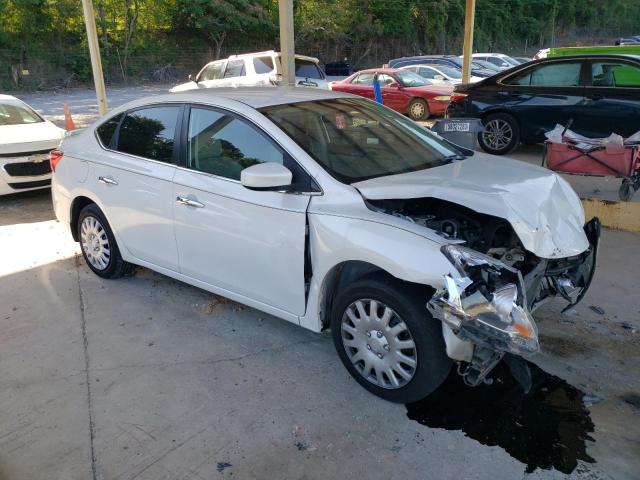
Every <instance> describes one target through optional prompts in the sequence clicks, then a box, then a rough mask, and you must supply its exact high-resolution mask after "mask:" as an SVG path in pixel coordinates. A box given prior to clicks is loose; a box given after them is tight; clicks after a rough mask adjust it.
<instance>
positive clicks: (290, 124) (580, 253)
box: [51, 87, 599, 402]
mask: <svg viewBox="0 0 640 480" xmlns="http://www.w3.org/2000/svg"><path fill="white" fill-rule="evenodd" d="M51 163H52V167H53V170H54V174H53V187H52V193H53V201H54V207H55V212H56V215H57V217H58V219H59V220H60V221H61V222H62V223H63V224H66V225H68V226H69V228H70V230H71V233H72V235H73V237H74V238H75V239H76V241H78V242H80V244H81V247H82V253H83V255H84V258H85V260H86V262H87V265H88V266H89V268H90V269H91V270H93V272H94V273H95V274H97V275H99V276H101V277H103V278H115V277H119V276H121V275H123V274H126V273H128V272H131V271H132V265H134V264H135V265H142V266H145V267H148V268H151V269H153V270H156V271H158V272H160V273H163V274H165V275H168V276H170V277H173V278H176V279H179V280H182V281H184V282H187V283H189V284H192V285H195V286H198V287H200V288H203V289H206V290H209V291H211V292H214V293H216V294H219V295H223V296H225V297H228V298H231V299H233V300H235V301H238V302H241V303H244V304H246V305H250V306H252V307H254V308H257V309H259V310H262V311H265V312H268V313H270V314H272V315H275V316H277V317H280V318H283V319H284V320H287V321H290V322H293V323H295V324H299V325H300V326H302V327H304V328H307V329H310V330H313V331H316V332H320V331H322V330H324V329H327V328H330V329H331V331H332V335H333V340H334V343H335V347H336V349H337V352H338V354H339V356H340V359H341V360H342V362H343V364H344V365H345V367H346V368H347V369H348V371H349V372H350V373H351V374H352V375H353V376H354V378H355V379H356V380H357V381H358V382H359V383H360V384H361V385H363V386H364V387H365V388H367V389H368V390H369V391H371V392H373V393H374V394H376V395H378V396H380V397H382V398H385V399H387V400H391V401H395V402H409V401H415V400H418V399H420V398H422V397H424V396H426V395H428V394H429V393H430V392H432V391H433V390H434V389H435V388H437V387H438V385H440V383H441V382H442V381H443V380H444V379H445V377H446V376H447V375H448V373H449V371H450V369H451V366H452V365H453V364H454V363H458V364H459V365H458V372H459V373H460V374H461V375H462V376H463V377H464V380H465V381H466V382H467V383H468V384H470V385H478V384H480V383H482V382H483V380H484V379H485V378H486V377H487V375H488V374H489V373H490V372H491V369H492V368H493V367H494V366H495V365H496V363H498V361H500V360H501V359H502V358H505V359H506V360H507V361H508V363H509V365H510V366H511V368H512V369H515V370H516V371H519V373H520V374H519V375H516V377H517V378H520V379H526V378H527V376H526V372H524V374H522V373H523V369H524V370H526V368H527V367H526V363H525V362H524V361H522V358H521V357H522V356H528V355H531V354H534V353H536V352H537V351H538V350H539V345H538V335H537V330H536V326H535V321H534V320H533V317H532V315H531V312H532V311H533V310H534V309H535V308H536V307H537V306H538V305H539V304H540V303H541V302H543V301H545V300H547V299H548V298H552V297H554V296H558V297H561V298H562V299H564V300H565V301H566V302H567V303H569V304H571V305H573V304H575V303H577V302H578V301H580V299H581V298H582V297H583V296H584V294H585V292H586V290H587V288H588V286H589V283H590V281H591V278H592V275H593V272H594V268H595V253H596V249H597V242H598V238H599V223H598V221H597V219H594V220H592V221H591V222H589V223H587V224H586V225H584V212H583V210H582V206H581V204H580V200H579V199H578V197H577V196H576V194H575V193H574V192H573V190H572V189H571V187H570V186H569V185H568V184H567V183H566V182H565V181H564V180H563V179H562V178H560V177H559V176H558V175H556V174H554V173H553V172H551V171H549V170H546V169H543V168H540V167H536V166H532V165H527V164H525V163H520V162H516V161H512V160H508V159H505V158H498V157H492V156H489V155H485V154H480V153H473V152H470V151H460V150H459V149H457V147H455V146H453V145H451V144H449V143H447V142H446V141H444V140H442V139H440V138H439V137H437V136H435V135H434V134H432V133H431V132H430V131H428V130H427V129H425V128H423V127H421V126H420V125H418V124H416V123H414V122H412V121H411V120H409V119H407V118H405V117H404V116H402V115H400V114H398V113H396V112H394V111H392V110H390V109H388V108H386V107H383V106H380V105H378V104H376V103H374V102H371V101H369V100H366V99H363V98H360V97H355V96H352V95H348V94H343V93H336V92H330V91H323V90H319V89H317V90H316V89H313V90H312V89H302V88H284V87H274V88H269V89H264V88H263V89H259V88H258V89H256V88H251V89H215V90H213V89H211V90H197V91H191V92H184V93H175V94H167V95H162V96H156V97H152V98H146V99H140V100H137V101H134V102H132V103H129V104H127V105H124V106H122V107H120V108H117V109H115V110H114V111H112V112H111V113H110V114H109V115H108V116H107V117H106V118H103V119H101V120H100V121H98V122H97V123H96V124H95V125H93V126H92V127H89V128H87V129H85V130H84V131H81V132H79V133H77V134H73V135H70V136H69V137H67V138H65V139H64V141H63V142H62V145H61V147H60V150H58V151H55V152H52V155H51ZM140 314H141V315H142V314H143V312H141V313H140ZM525 383H526V381H525Z"/></svg>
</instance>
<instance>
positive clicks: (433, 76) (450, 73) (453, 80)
mask: <svg viewBox="0 0 640 480" xmlns="http://www.w3.org/2000/svg"><path fill="white" fill-rule="evenodd" d="M400 70H410V71H412V72H415V73H417V74H418V75H420V76H421V77H423V78H426V79H427V80H430V81H431V82H433V83H436V84H437V83H443V84H446V85H460V84H461V83H462V72H461V71H460V69H458V68H453V67H448V66H446V65H408V66H406V67H401V68H400ZM480 80H483V78H482V77H475V76H471V78H469V83H476V82H479V81H480Z"/></svg>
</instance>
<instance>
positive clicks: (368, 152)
mask: <svg viewBox="0 0 640 480" xmlns="http://www.w3.org/2000/svg"><path fill="white" fill-rule="evenodd" d="M260 112H261V113H263V114H264V115H265V116H267V117H268V118H269V119H270V120H271V121H272V122H274V123H275V124H276V125H278V127H280V129H282V130H283V131H284V132H285V133H286V134H287V135H288V136H289V137H291V138H292V139H293V140H294V141H295V142H296V143H297V144H298V145H299V146H300V147H301V148H302V149H304V150H305V151H306V152H307V153H308V154H309V155H310V156H311V157H313V158H314V159H315V160H316V162H318V164H320V166H322V168H324V169H325V170H326V171H327V172H328V173H329V174H330V175H332V176H333V177H334V178H336V179H337V180H339V181H341V182H343V183H347V184H351V183H355V182H359V181H362V180H367V179H370V178H375V177H383V176H387V175H395V174H399V173H406V172H415V171H418V170H424V169H427V168H432V167H437V166H440V165H444V164H445V163H448V162H450V161H451V160H452V156H458V155H460V153H459V152H458V151H456V150H455V149H454V148H453V147H451V146H449V144H447V143H445V142H444V141H442V140H439V139H438V138H436V137H435V136H434V135H432V134H430V133H429V132H428V131H427V130H426V129H425V128H423V127H421V126H419V125H417V124H416V123H415V122H412V121H411V120H409V119H408V118H405V117H404V116H403V115H401V114H399V113H396V112H394V111H392V110H389V109H387V108H385V107H382V106H380V105H378V104H376V103H374V102H370V101H368V100H365V99H352V98H336V99H330V100H319V101H312V102H301V103H294V104H288V105H275V106H271V107H264V108H261V109H260Z"/></svg>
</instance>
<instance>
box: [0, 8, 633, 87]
mask: <svg viewBox="0 0 640 480" xmlns="http://www.w3.org/2000/svg"><path fill="white" fill-rule="evenodd" d="M93 3H94V8H95V14H96V25H97V31H98V36H99V41H100V46H101V51H102V62H103V68H104V71H105V77H106V79H107V82H127V81H132V80H133V81H141V80H153V81H166V82H173V81H175V80H177V79H179V78H182V77H183V76H184V75H186V73H193V72H195V71H197V70H198V69H199V67H201V66H202V64H204V63H205V62H206V61H208V60H211V59H214V58H216V57H220V56H222V57H224V56H226V55H229V54H233V53H243V52H247V51H256V50H262V49H269V48H276V49H277V48H278V0H159V1H158V0H93ZM464 8H465V0H294V9H295V18H294V21H295V30H296V31H295V41H296V50H297V51H298V52H300V53H305V54H309V55H314V56H317V57H319V58H320V59H321V60H322V61H326V62H329V61H334V60H338V59H340V60H342V59H344V58H346V59H347V60H348V61H349V62H350V63H351V64H352V65H354V66H355V67H357V68H358V67H365V66H369V65H378V64H381V63H384V62H386V61H387V60H388V59H389V58H393V57H397V56H401V55H413V54H417V53H455V54H459V53H460V52H461V50H462V32H463V24H464ZM638 18H640V1H638V0H607V1H606V2H603V1H601V0H477V6H476V28H475V34H474V36H475V39H474V49H475V50H476V51H488V50H492V51H503V52H505V53H512V54H531V53H533V52H535V51H537V50H538V49H540V48H544V47H549V46H552V45H556V46H571V45H585V44H586V45H589V44H612V43H613V40H614V39H615V38H616V37H621V36H627V35H632V34H640V27H639V26H638V23H637V19H638ZM25 70H28V71H29V75H24V74H23V71H25ZM90 79H91V70H90V62H89V56H88V49H87V44H86V34H85V27H84V19H83V13H82V4H81V2H80V1H79V0H0V88H4V89H19V88H54V87H60V86H66V85H72V84H75V83H84V82H89V81H90Z"/></svg>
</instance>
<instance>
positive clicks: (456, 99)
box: [451, 92, 469, 103]
mask: <svg viewBox="0 0 640 480" xmlns="http://www.w3.org/2000/svg"><path fill="white" fill-rule="evenodd" d="M468 96H469V95H468V94H467V93H456V92H453V93H452V94H451V102H452V103H453V102H461V101H462V100H464V99H465V98H467V97H468Z"/></svg>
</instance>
